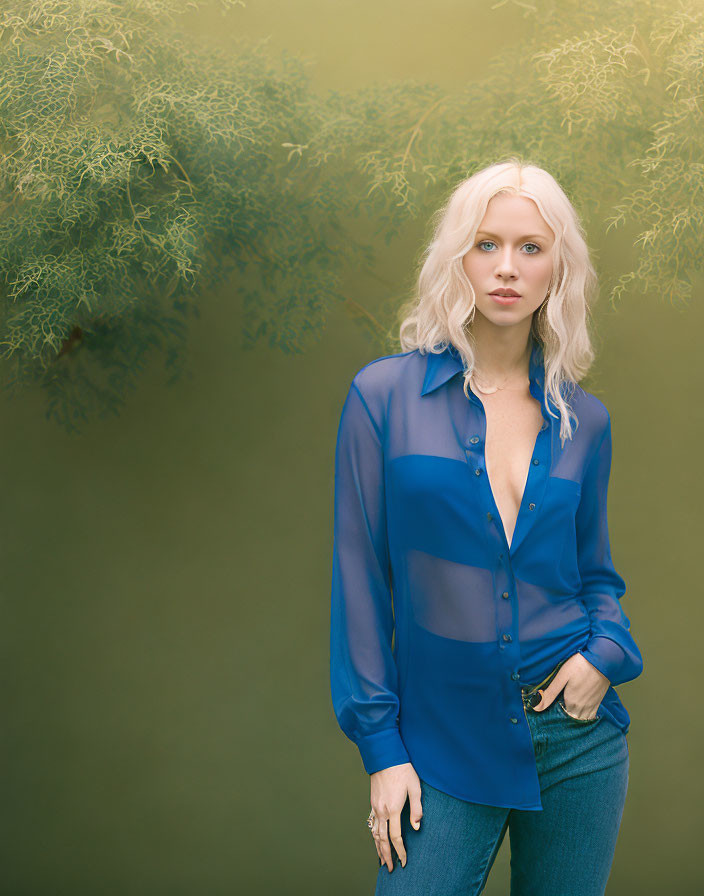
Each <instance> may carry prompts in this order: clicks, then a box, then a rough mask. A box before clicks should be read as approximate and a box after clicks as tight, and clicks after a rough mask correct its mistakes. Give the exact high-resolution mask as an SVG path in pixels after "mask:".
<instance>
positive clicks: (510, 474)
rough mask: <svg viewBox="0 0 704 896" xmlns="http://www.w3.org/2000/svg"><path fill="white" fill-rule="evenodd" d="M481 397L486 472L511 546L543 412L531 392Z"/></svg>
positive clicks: (497, 393)
mask: <svg viewBox="0 0 704 896" xmlns="http://www.w3.org/2000/svg"><path fill="white" fill-rule="evenodd" d="M481 400H482V404H483V405H484V411H485V414H486V421H487V431H486V444H485V453H486V456H485V463H486V471H487V475H488V477H489V482H490V484H491V490H492V493H493V496H494V501H495V502H496V506H497V509H498V511H499V514H500V515H501V521H502V523H503V526H504V531H505V532H506V538H507V541H508V542H509V545H510V543H511V538H512V536H513V531H514V528H515V525H516V519H517V517H518V511H519V508H520V506H521V500H522V498H523V492H524V490H525V485H526V480H527V478H528V471H529V469H530V464H531V461H532V458H533V449H534V447H535V442H536V439H537V437H538V433H539V432H540V428H541V426H542V425H543V415H542V412H541V409H540V403H539V402H538V401H537V400H536V399H535V398H533V396H532V395H530V393H526V394H523V393H520V392H495V393H493V394H490V395H482V396H481Z"/></svg>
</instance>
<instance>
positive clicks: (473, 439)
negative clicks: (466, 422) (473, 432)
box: [469, 436, 479, 445]
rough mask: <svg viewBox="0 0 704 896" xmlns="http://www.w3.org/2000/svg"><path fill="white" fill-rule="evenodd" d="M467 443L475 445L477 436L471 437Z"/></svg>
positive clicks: (477, 439)
mask: <svg viewBox="0 0 704 896" xmlns="http://www.w3.org/2000/svg"><path fill="white" fill-rule="evenodd" d="M469 441H470V442H471V443H472V444H473V445H476V444H477V442H478V441H479V436H472V438H471V439H470V440H469Z"/></svg>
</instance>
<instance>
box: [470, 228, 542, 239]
mask: <svg viewBox="0 0 704 896" xmlns="http://www.w3.org/2000/svg"><path fill="white" fill-rule="evenodd" d="M480 233H481V234H483V235H484V236H490V237H492V238H493V239H495V240H498V239H500V237H498V236H497V235H496V234H495V233H490V232H489V231H488V230H478V231H477V236H479V234H480ZM518 239H519V240H535V239H539V240H549V239H550V237H549V236H548V235H547V234H546V233H527V234H526V235H525V236H521V237H519V238H518Z"/></svg>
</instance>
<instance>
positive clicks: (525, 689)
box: [521, 659, 567, 703]
mask: <svg viewBox="0 0 704 896" xmlns="http://www.w3.org/2000/svg"><path fill="white" fill-rule="evenodd" d="M565 662H567V660H566V659H564V660H560V662H559V663H558V664H557V665H556V666H555V668H554V669H553V670H552V672H550V673H549V674H548V675H547V676H546V677H545V678H544V679H543V680H542V681H541V682H540V683H539V684H524V685H522V686H521V693H522V694H523V697H524V699H525V700H526V701H527V702H530V700H531V698H534V699H535V702H536V703H538V702H539V701H540V695H539V694H538V690H539V689H541V690H544V689H545V688H546V687H547V686H548V685H549V684H550V682H551V681H552V680H553V678H554V677H555V676H556V675H557V673H558V671H559V669H560V667H561V666H562V665H563V664H564V663H565Z"/></svg>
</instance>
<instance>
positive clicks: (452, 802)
mask: <svg viewBox="0 0 704 896" xmlns="http://www.w3.org/2000/svg"><path fill="white" fill-rule="evenodd" d="M561 665H562V663H559V664H558V665H557V666H556V667H555V668H554V669H553V670H552V672H551V673H550V674H549V675H548V676H547V678H546V679H545V680H544V681H542V682H540V683H539V684H536V685H524V686H523V687H522V688H521V691H522V694H523V705H524V709H525V712H526V717H527V719H528V724H529V725H530V730H531V735H532V738H533V746H534V750H535V758H536V765H537V770H538V777H539V780H540V795H541V801H542V804H543V809H542V810H541V811H536V810H525V809H505V808H498V807H495V806H486V805H482V804H480V803H470V802H467V801H465V800H460V799H457V798H456V797H453V796H450V795H449V794H446V793H443V792H442V791H440V790H436V789H435V788H434V787H431V786H430V785H429V784H427V783H426V782H425V781H423V780H421V803H422V807H423V818H422V820H421V823H420V829H419V830H418V831H416V830H414V829H413V828H412V827H411V821H410V806H409V802H408V800H406V805H405V806H404V807H403V811H402V813H401V833H402V837H403V843H404V846H405V848H406V856H407V862H406V866H405V867H403V866H402V865H401V862H400V860H399V858H398V856H397V854H396V852H395V850H394V847H393V844H392V845H391V854H392V856H393V859H394V867H393V871H389V870H388V868H387V867H386V865H380V867H379V872H378V876H377V883H376V894H375V896H394V894H403V896H460V894H461V896H475V894H479V893H481V892H482V891H483V889H484V886H485V884H486V881H487V877H488V876H489V872H490V870H491V866H492V864H493V862H494V859H495V858H496V855H497V853H498V851H499V847H500V846H501V843H502V842H503V839H504V835H505V833H506V830H507V829H508V832H509V842H510V845H511V896H603V894H604V892H605V889H606V882H607V880H608V877H609V873H610V872H611V865H612V862H613V857H614V851H615V849H616V839H617V837H618V832H619V827H620V825H621V816H622V815H623V807H624V804H625V800H626V790H627V788H628V766H629V756H628V742H627V739H626V735H625V734H623V732H622V731H621V730H620V729H618V728H616V727H615V726H614V725H612V724H611V723H610V722H609V721H608V720H606V719H605V718H604V717H603V716H602V715H601V714H600V713H599V711H597V716H596V718H594V719H586V720H583V719H578V718H576V717H574V716H571V715H569V714H568V713H567V711H566V709H565V707H564V702H563V693H562V692H560V693H559V694H558V695H557V697H556V698H555V699H554V700H553V702H552V703H551V704H550V706H549V707H548V708H547V709H545V710H542V711H541V712H534V711H533V709H532V705H531V701H533V702H535V703H537V702H538V698H539V696H540V695H538V694H537V689H538V688H545V687H546V685H547V684H548V683H549V682H550V680H551V679H552V678H553V676H554V675H555V674H556V672H557V670H558V669H559V668H560V666H561Z"/></svg>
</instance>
